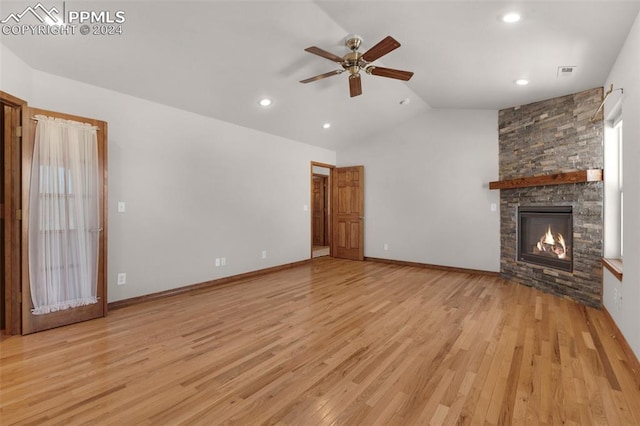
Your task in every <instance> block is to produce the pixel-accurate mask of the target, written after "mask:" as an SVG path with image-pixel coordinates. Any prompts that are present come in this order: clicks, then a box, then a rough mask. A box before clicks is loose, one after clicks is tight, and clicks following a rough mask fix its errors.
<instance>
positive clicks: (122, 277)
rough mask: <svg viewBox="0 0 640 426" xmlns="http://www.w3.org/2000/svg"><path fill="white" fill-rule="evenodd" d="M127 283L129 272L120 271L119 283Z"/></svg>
mask: <svg viewBox="0 0 640 426" xmlns="http://www.w3.org/2000/svg"><path fill="white" fill-rule="evenodd" d="M126 283H127V274H126V273H125V272H118V285H125V284H126Z"/></svg>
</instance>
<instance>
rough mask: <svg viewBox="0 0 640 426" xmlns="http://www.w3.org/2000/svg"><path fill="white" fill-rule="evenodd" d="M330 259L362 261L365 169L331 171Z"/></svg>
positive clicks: (345, 168) (352, 168)
mask: <svg viewBox="0 0 640 426" xmlns="http://www.w3.org/2000/svg"><path fill="white" fill-rule="evenodd" d="M331 181H332V190H331V197H332V221H333V226H332V228H333V236H332V240H333V249H334V250H333V256H334V257H338V258H341V259H351V260H364V166H352V167H337V168H335V169H333V170H332V174H331Z"/></svg>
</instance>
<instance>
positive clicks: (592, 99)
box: [498, 87, 604, 307]
mask: <svg viewBox="0 0 640 426" xmlns="http://www.w3.org/2000/svg"><path fill="white" fill-rule="evenodd" d="M602 96H603V90H602V88H601V87H600V88H595V89H591V90H586V91H584V92H580V93H576V94H572V95H567V96H562V97H559V98H554V99H549V100H546V101H541V102H536V103H533V104H529V105H524V106H519V107H515V108H508V109H504V110H501V111H500V112H499V116H498V123H499V146H500V154H499V155H500V157H499V165H500V180H505V179H514V178H519V177H530V176H535V175H545V174H552V173H560V172H567V171H572V170H583V169H601V168H603V138H604V136H603V131H604V127H603V122H602V117H601V116H600V117H599V119H598V120H596V122H595V123H591V122H590V121H589V120H590V118H591V116H592V115H593V113H594V112H595V111H596V109H598V106H599V105H600V102H601V101H602ZM600 115H601V114H600ZM603 188H604V186H603V183H602V182H590V183H578V184H566V185H550V186H538V187H529V188H519V189H508V190H505V189H503V190H501V191H500V233H501V237H500V240H501V249H500V252H501V254H500V272H501V275H502V277H504V278H506V279H509V280H512V281H516V282H519V283H521V284H525V285H528V286H533V287H536V288H538V289H541V290H543V291H546V292H551V293H553V294H556V295H558V296H562V297H569V298H572V299H574V300H577V301H579V302H581V303H584V304H587V305H589V306H594V307H600V306H602V267H601V258H602V254H603V225H604V221H603V192H604V191H603ZM545 205H571V206H573V272H572V273H569V272H563V271H559V270H557V269H552V268H549V267H545V266H538V265H533V264H529V263H525V262H521V261H518V260H516V251H517V248H516V222H517V208H518V206H545Z"/></svg>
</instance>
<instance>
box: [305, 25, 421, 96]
mask: <svg viewBox="0 0 640 426" xmlns="http://www.w3.org/2000/svg"><path fill="white" fill-rule="evenodd" d="M344 44H345V45H346V46H347V47H348V48H349V49H351V52H349V53H347V54H346V55H344V56H343V57H340V56H337V55H334V54H333V53H329V52H327V51H326V50H322V49H320V48H319V47H316V46H311V47H307V48H306V49H304V50H305V51H307V52H309V53H313V54H314V55H318V56H322V57H323V58H326V59H329V60H330V61H334V62H337V63H339V64H340V65H341V66H342V69H338V70H335V71H329V72H326V73H324V74H320V75H316V76H315V77H310V78H307V79H305V80H300V83H311V82H312V81H316V80H320V79H323V78H326V77H331V76H332V75H338V74H342V73H343V72H345V71H349V94H350V95H351V97H354V96H358V95H361V94H362V82H361V80H360V71H364V72H366V73H367V74H371V75H377V76H380V77H388V78H395V79H398V80H404V81H408V80H409V79H410V78H411V77H412V76H413V73H412V72H411V71H401V70H396V69H392V68H383V67H378V66H375V65H372V64H371V62H373V61H375V60H376V59H378V58H380V57H382V56H384V55H386V54H387V53H389V52H391V51H393V50H395V49H397V48H398V47H400V43H398V42H397V41H396V40H395V39H394V38H393V37H391V36H387V37H385V38H384V39H382V40H381V41H380V42H379V43H378V44H376V45H375V46H373V47H372V48H371V49H369V50H367V51H366V52H364V53H360V52H358V48H359V47H360V45H361V44H362V37H360V36H357V35H351V36H348V37H347V39H346V40H345V43H344Z"/></svg>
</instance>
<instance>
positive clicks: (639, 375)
mask: <svg viewBox="0 0 640 426" xmlns="http://www.w3.org/2000/svg"><path fill="white" fill-rule="evenodd" d="M602 312H604V316H605V317H606V318H607V320H608V321H609V323H610V324H611V328H612V329H613V336H612V337H613V338H614V339H615V340H617V341H618V343H620V347H621V348H622V351H623V352H624V354H625V355H626V357H627V358H628V359H629V361H630V362H631V365H629V368H630V369H631V371H633V373H634V375H633V376H634V377H635V380H636V388H637V389H640V361H639V360H638V357H637V356H636V354H635V353H634V352H633V349H631V346H630V345H629V342H627V339H625V337H624V334H622V332H621V331H620V329H619V328H618V324H616V322H615V321H614V320H613V317H612V316H611V314H610V313H609V311H608V310H607V308H605V307H604V306H603V307H602Z"/></svg>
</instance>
